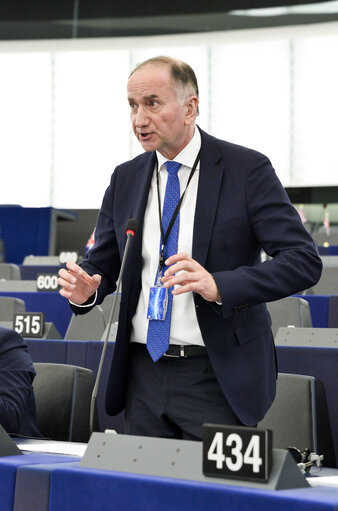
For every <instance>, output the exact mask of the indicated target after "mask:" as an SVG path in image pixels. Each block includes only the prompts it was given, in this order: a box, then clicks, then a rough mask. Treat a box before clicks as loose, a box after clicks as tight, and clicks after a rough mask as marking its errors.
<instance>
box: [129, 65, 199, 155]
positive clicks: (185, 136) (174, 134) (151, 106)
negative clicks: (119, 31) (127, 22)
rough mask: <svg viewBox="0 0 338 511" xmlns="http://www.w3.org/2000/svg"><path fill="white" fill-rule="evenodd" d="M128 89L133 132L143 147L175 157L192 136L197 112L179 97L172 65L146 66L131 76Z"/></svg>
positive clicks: (146, 149) (188, 102)
mask: <svg viewBox="0 0 338 511" xmlns="http://www.w3.org/2000/svg"><path fill="white" fill-rule="evenodd" d="M127 90H128V101H129V104H130V108H131V120H132V126H133V131H134V133H135V135H136V137H137V139H138V140H139V141H140V143H141V145H142V147H143V149H144V150H145V151H155V150H158V151H159V152H160V153H161V154H163V156H165V157H166V158H168V159H173V158H174V157H175V156H176V155H177V154H178V153H179V152H180V151H181V150H182V149H183V148H184V147H185V146H186V145H187V144H188V142H189V141H190V139H191V138H192V135H193V132H194V115H191V110H192V108H191V104H190V103H191V101H190V100H189V99H188V100H187V102H186V104H182V101H180V98H178V97H177V89H176V88H175V86H174V83H173V81H172V79H171V76H170V71H169V67H168V66H167V65H165V64H159V65H151V64H148V65H145V66H144V67H142V68H140V69H139V70H137V71H135V73H134V74H133V75H132V76H131V77H130V78H129V81H128V87H127ZM179 92H180V91H179ZM196 101H197V98H196ZM196 101H195V100H194V101H193V108H194V107H195V102H196ZM189 104H190V106H189Z"/></svg>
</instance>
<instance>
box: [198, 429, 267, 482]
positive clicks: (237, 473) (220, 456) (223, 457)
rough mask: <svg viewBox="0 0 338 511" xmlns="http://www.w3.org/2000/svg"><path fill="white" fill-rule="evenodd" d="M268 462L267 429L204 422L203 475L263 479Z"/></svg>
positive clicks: (250, 479) (251, 479)
mask: <svg viewBox="0 0 338 511" xmlns="http://www.w3.org/2000/svg"><path fill="white" fill-rule="evenodd" d="M271 464H272V432H271V431H270V430H265V431H263V430H259V429H256V428H246V427H244V426H223V425H217V424H204V425H203V474H205V475H207V476H213V477H215V476H216V477H224V478H235V479H244V480H249V481H260V482H266V481H267V480H268V477H269V473H270V469H271Z"/></svg>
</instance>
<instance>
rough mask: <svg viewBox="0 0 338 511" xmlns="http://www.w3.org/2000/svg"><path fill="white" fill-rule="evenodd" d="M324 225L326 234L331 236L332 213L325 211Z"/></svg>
mask: <svg viewBox="0 0 338 511" xmlns="http://www.w3.org/2000/svg"><path fill="white" fill-rule="evenodd" d="M323 225H324V227H325V231H326V236H330V213H329V212H328V211H325V216H324V221H323Z"/></svg>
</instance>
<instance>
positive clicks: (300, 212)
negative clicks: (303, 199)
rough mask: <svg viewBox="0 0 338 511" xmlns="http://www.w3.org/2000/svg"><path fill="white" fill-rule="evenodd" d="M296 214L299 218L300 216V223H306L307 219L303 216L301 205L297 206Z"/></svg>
mask: <svg viewBox="0 0 338 511" xmlns="http://www.w3.org/2000/svg"><path fill="white" fill-rule="evenodd" d="M298 214H299V216H300V219H301V221H302V223H303V224H306V222H307V218H306V216H305V213H304V209H303V206H302V205H300V206H299V209H298Z"/></svg>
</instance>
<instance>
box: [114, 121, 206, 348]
mask: <svg viewBox="0 0 338 511" xmlns="http://www.w3.org/2000/svg"><path fill="white" fill-rule="evenodd" d="M200 147H201V136H200V133H199V131H198V129H197V128H196V129H195V133H194V136H193V138H192V139H191V141H190V142H189V144H188V145H187V146H186V147H185V148H184V149H183V151H181V152H180V153H179V154H178V155H177V156H176V158H174V160H175V161H177V162H179V163H181V164H182V166H181V167H180V168H179V170H178V178H179V181H180V194H181V195H182V193H183V192H184V190H185V187H186V184H187V182H188V178H189V175H190V171H191V169H192V167H193V164H194V162H195V159H196V157H197V154H198V151H199V150H200ZM157 159H158V169H159V185H160V197H161V207H162V208H163V202H164V195H165V188H166V184H167V178H168V172H167V169H166V168H165V166H164V165H163V164H164V162H165V161H167V158H165V157H164V156H163V155H162V154H160V153H159V152H158V151H157ZM198 178H199V163H198V165H197V168H196V171H195V173H194V175H193V178H192V180H191V181H190V183H189V186H188V188H187V190H186V192H185V196H184V199H183V201H182V204H181V208H180V222H179V234H178V250H177V252H178V253H179V252H186V253H187V254H188V255H189V256H191V254H192V238H193V228H194V217H195V207H196V197H197V188H198ZM160 236H161V231H160V223H159V212H158V199H157V184H156V168H155V169H154V173H153V177H152V180H151V185H150V190H149V195H148V203H147V206H146V210H145V216H144V227H143V239H142V258H143V268H142V279H141V280H142V289H141V293H140V298H139V301H138V305H137V309H136V313H135V315H134V318H133V322H132V324H133V328H132V332H131V342H139V343H146V342H147V331H148V323H149V320H148V319H147V311H148V302H149V290H150V287H151V286H154V283H155V277H156V271H157V267H158V261H159V249H160ZM122 292H123V290H122ZM169 342H170V344H179V345H185V344H197V345H200V346H204V343H203V339H202V336H201V332H200V329H199V326H198V322H197V318H196V310H195V304H194V300H193V295H192V293H191V292H188V293H183V294H182V295H178V296H173V304H172V313H171V327H170V340H169Z"/></svg>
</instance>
